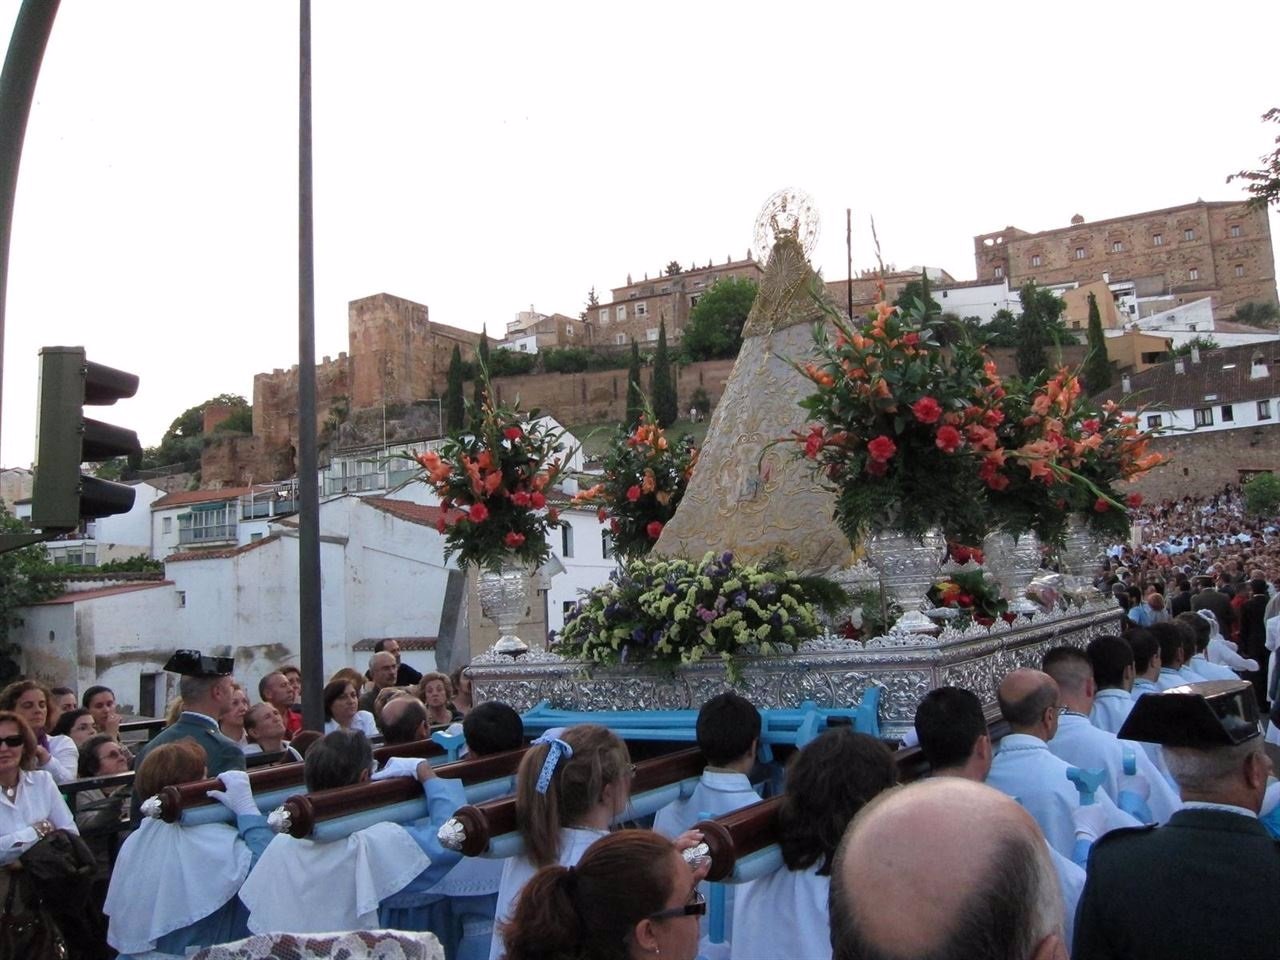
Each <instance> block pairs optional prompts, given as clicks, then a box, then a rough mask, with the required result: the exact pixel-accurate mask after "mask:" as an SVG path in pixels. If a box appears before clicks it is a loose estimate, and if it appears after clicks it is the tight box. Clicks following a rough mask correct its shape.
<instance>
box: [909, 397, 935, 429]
mask: <svg viewBox="0 0 1280 960" xmlns="http://www.w3.org/2000/svg"><path fill="white" fill-rule="evenodd" d="M911 412H912V413H914V414H915V415H916V419H917V420H919V421H920V422H921V423H937V422H938V418H939V417H941V416H942V407H941V406H940V405H939V403H938V401H937V400H935V399H933V397H921V398H920V399H919V400H917V401H916V402H915V403H913V404H912V405H911Z"/></svg>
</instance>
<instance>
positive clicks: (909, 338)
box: [902, 333, 928, 422]
mask: <svg viewBox="0 0 1280 960" xmlns="http://www.w3.org/2000/svg"><path fill="white" fill-rule="evenodd" d="M902 342H903V343H905V344H906V345H907V346H908V347H914V346H915V345H916V344H917V343H919V342H920V334H918V333H908V334H907V335H906V336H905V337H903V338H902ZM926 422H928V421H926Z"/></svg>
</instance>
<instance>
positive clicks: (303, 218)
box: [298, 0, 324, 730]
mask: <svg viewBox="0 0 1280 960" xmlns="http://www.w3.org/2000/svg"><path fill="white" fill-rule="evenodd" d="M298 39H299V44H298V496H299V500H300V502H299V504H298V631H299V636H298V644H299V652H300V653H301V655H302V657H301V659H302V663H301V670H302V725H303V727H304V729H307V730H323V729H324V703H323V701H322V699H321V694H322V691H323V689H324V634H323V632H322V631H323V623H322V618H321V610H320V478H319V464H318V462H317V461H318V458H317V454H316V319H315V314H316V293H315V256H314V246H313V238H312V219H311V0H300V4H299V21H298Z"/></svg>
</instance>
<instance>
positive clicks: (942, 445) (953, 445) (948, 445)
mask: <svg viewBox="0 0 1280 960" xmlns="http://www.w3.org/2000/svg"><path fill="white" fill-rule="evenodd" d="M962 442H963V438H962V437H961V436H960V431H959V430H957V429H956V428H955V427H953V426H950V425H948V426H945V427H941V428H939V430H938V436H937V439H936V440H934V443H935V444H936V445H937V447H938V449H939V450H941V451H942V452H943V453H955V452H956V451H957V450H959V449H960V444H961V443H962Z"/></svg>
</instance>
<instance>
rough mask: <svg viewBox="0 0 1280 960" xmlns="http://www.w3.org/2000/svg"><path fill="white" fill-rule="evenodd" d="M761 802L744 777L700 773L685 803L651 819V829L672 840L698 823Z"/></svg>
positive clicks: (677, 802) (673, 803)
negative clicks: (700, 775) (699, 777)
mask: <svg viewBox="0 0 1280 960" xmlns="http://www.w3.org/2000/svg"><path fill="white" fill-rule="evenodd" d="M759 802H760V795H759V794H758V793H756V791H755V788H754V787H752V786H751V780H750V779H749V778H748V777H747V775H746V774H745V773H734V772H732V771H728V770H703V771H702V777H701V779H700V780H699V781H698V785H697V786H696V787H694V790H693V793H692V794H690V795H689V798H688V799H686V800H673V801H671V803H669V804H667V805H666V806H665V807H663V808H662V809H661V810H659V811H658V814H657V816H656V817H654V818H653V829H654V830H655V831H657V832H658V833H660V834H662V835H663V836H664V837H666V838H668V839H670V840H674V839H675V838H676V837H678V836H680V834H682V833H684V832H685V831H686V830H688V829H689V828H690V827H692V826H693V825H694V824H695V823H697V822H698V821H699V820H702V819H705V818H707V817H718V816H720V815H721V814H725V813H732V812H733V811H734V810H740V809H742V808H743V807H745V806H748V805H750V804H753V803H759Z"/></svg>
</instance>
